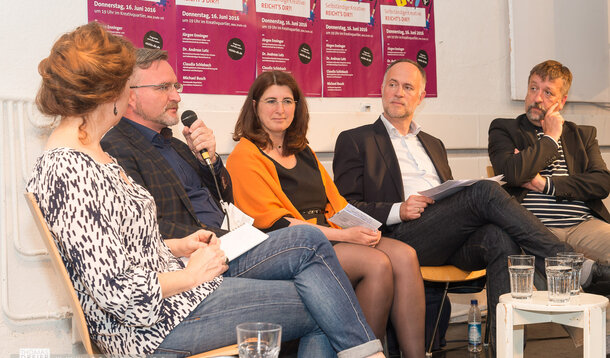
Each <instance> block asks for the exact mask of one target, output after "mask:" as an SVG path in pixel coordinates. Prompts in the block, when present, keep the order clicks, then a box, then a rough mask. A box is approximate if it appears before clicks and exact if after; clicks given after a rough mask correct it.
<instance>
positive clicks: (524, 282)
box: [508, 255, 535, 300]
mask: <svg viewBox="0 0 610 358" xmlns="http://www.w3.org/2000/svg"><path fill="white" fill-rule="evenodd" d="M534 261H535V257H534V256H532V255H510V256H508V272H509V273H510V294H511V296H512V297H513V298H515V299H519V300H525V299H528V298H530V297H532V291H533V289H534Z"/></svg>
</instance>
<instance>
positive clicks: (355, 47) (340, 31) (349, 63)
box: [319, 0, 384, 97]
mask: <svg viewBox="0 0 610 358" xmlns="http://www.w3.org/2000/svg"><path fill="white" fill-rule="evenodd" d="M319 1H320V19H321V20H322V32H321V34H322V51H323V56H322V73H323V76H324V89H323V91H324V93H323V95H324V97H379V96H381V80H382V79H383V70H384V63H383V59H382V52H381V41H380V39H381V25H380V24H379V12H378V11H377V7H378V6H379V4H378V3H377V0H362V1H358V0H354V1H352V0H347V1H340V0H319Z"/></svg>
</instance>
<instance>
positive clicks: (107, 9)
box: [87, 0, 176, 68]
mask: <svg viewBox="0 0 610 358" xmlns="http://www.w3.org/2000/svg"><path fill="white" fill-rule="evenodd" d="M87 9H88V10H87V12H88V16H89V21H94V20H95V21H99V22H101V23H103V24H105V25H106V26H107V28H108V30H109V31H110V32H112V33H113V34H115V35H120V36H124V37H126V38H128V39H130V40H131V42H133V44H134V46H135V47H145V48H158V49H163V50H167V51H168V52H169V56H170V63H171V64H172V65H174V64H175V60H176V56H175V55H176V41H175V39H176V36H175V27H176V26H175V18H176V16H175V10H176V8H175V5H174V0H161V1H159V0H156V1H151V0H113V1H103V0H95V1H94V0H89V3H88V7H87ZM174 68H175V67H174Z"/></svg>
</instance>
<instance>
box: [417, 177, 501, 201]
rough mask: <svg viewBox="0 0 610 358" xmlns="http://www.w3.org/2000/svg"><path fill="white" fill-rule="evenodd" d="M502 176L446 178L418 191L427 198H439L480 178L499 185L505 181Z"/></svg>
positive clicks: (455, 191)
mask: <svg viewBox="0 0 610 358" xmlns="http://www.w3.org/2000/svg"><path fill="white" fill-rule="evenodd" d="M502 178H504V174H500V175H496V176H495V177H491V178H484V179H466V180H447V181H446V182H444V183H443V184H441V185H439V186H435V187H434V188H430V189H428V190H423V191H420V192H418V193H419V194H420V195H423V196H427V197H428V198H430V199H433V200H441V199H443V198H446V197H448V196H449V195H451V194H454V193H457V192H458V191H460V190H462V189H464V188H465V187H467V186H471V185H472V184H474V183H476V182H478V181H481V180H491V181H495V182H498V183H499V184H500V185H503V184H506V182H503V181H502Z"/></svg>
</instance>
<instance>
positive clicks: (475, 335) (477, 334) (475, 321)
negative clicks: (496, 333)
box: [468, 300, 483, 352]
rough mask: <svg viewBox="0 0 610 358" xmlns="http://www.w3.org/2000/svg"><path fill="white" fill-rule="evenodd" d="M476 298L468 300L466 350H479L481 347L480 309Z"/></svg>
mask: <svg viewBox="0 0 610 358" xmlns="http://www.w3.org/2000/svg"><path fill="white" fill-rule="evenodd" d="M478 303H479V302H478V301H477V300H470V310H469V311H468V351H469V352H480V351H481V350H482V349H483V344H482V343H483V342H482V339H481V310H479V306H478Z"/></svg>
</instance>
